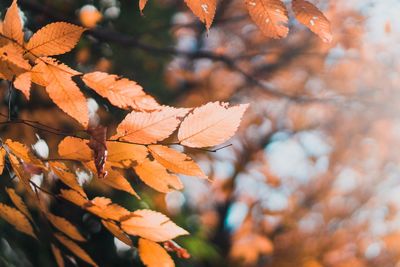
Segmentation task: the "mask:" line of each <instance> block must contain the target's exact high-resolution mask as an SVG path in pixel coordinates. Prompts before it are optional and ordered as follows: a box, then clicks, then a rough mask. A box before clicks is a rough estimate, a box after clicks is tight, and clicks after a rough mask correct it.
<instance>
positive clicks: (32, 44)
mask: <svg viewBox="0 0 400 267" xmlns="http://www.w3.org/2000/svg"><path fill="white" fill-rule="evenodd" d="M84 31H85V29H84V28H82V27H79V26H76V25H73V24H70V23H66V22H54V23H50V24H47V25H46V26H44V27H43V28H41V29H40V30H38V31H37V32H36V33H35V34H33V35H32V37H31V38H30V39H29V42H28V44H27V45H26V49H27V50H28V51H29V52H30V53H32V54H34V55H35V56H37V57H38V56H54V55H61V54H64V53H67V52H69V51H71V50H72V48H74V47H75V46H76V44H77V43H78V41H79V39H80V37H81V35H82V33H83V32H84Z"/></svg>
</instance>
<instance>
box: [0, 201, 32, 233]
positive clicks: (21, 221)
mask: <svg viewBox="0 0 400 267" xmlns="http://www.w3.org/2000/svg"><path fill="white" fill-rule="evenodd" d="M0 217H1V218H3V219H4V220H5V221H7V222H8V223H9V224H11V225H13V226H14V227H15V229H17V230H18V231H20V232H22V233H25V234H27V235H30V236H32V237H33V238H36V235H35V233H34V232H33V228H32V226H31V224H30V223H29V221H28V219H27V218H26V217H25V215H24V214H22V212H20V211H19V210H17V209H14V208H12V207H9V206H7V205H5V204H2V203H0Z"/></svg>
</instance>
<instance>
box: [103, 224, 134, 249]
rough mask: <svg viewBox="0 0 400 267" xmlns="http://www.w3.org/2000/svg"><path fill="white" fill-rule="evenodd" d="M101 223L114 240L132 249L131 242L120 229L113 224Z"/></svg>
mask: <svg viewBox="0 0 400 267" xmlns="http://www.w3.org/2000/svg"><path fill="white" fill-rule="evenodd" d="M101 223H102V224H103V225H104V227H105V228H107V230H108V231H110V233H112V234H113V235H114V236H115V237H116V238H118V239H119V240H121V241H122V242H124V243H125V244H127V245H128V246H130V247H132V246H133V244H132V240H131V239H130V238H129V236H128V235H127V234H125V233H124V231H122V229H121V228H120V227H119V226H118V225H117V224H116V223H114V222H111V221H105V220H101Z"/></svg>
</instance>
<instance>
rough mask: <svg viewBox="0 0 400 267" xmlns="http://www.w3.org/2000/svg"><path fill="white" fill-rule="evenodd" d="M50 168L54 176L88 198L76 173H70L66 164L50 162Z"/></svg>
mask: <svg viewBox="0 0 400 267" xmlns="http://www.w3.org/2000/svg"><path fill="white" fill-rule="evenodd" d="M50 168H51V170H52V171H53V172H54V174H55V175H56V176H57V177H58V178H59V179H60V180H61V182H63V183H64V184H66V185H67V186H69V187H70V188H72V189H73V190H75V191H77V192H79V194H81V195H82V196H86V193H85V191H83V188H82V187H81V186H80V185H79V183H78V180H77V178H76V175H75V174H74V173H71V172H69V170H68V168H67V167H66V166H65V164H63V163H61V162H57V161H55V162H50Z"/></svg>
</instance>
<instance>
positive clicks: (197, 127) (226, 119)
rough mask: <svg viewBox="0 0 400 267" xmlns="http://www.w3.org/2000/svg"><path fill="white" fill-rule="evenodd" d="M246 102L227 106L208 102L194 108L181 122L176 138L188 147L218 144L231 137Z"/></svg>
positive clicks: (244, 109) (237, 125)
mask: <svg viewBox="0 0 400 267" xmlns="http://www.w3.org/2000/svg"><path fill="white" fill-rule="evenodd" d="M247 107H248V104H243V105H238V106H234V107H228V106H227V104H226V103H222V104H220V103H219V102H214V103H208V104H206V105H204V106H201V107H199V108H196V109H195V110H194V111H193V113H192V114H189V115H188V116H187V117H186V118H185V120H184V121H183V122H182V124H181V126H180V128H179V132H178V139H179V141H180V143H181V144H182V145H185V146H189V147H208V146H215V145H219V144H221V143H223V142H225V141H227V140H228V139H229V138H231V137H232V136H233V135H234V134H235V132H236V130H237V128H238V127H239V124H240V120H241V118H242V116H243V113H244V112H245V111H246V109H247Z"/></svg>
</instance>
